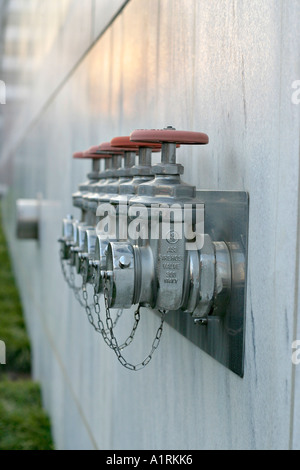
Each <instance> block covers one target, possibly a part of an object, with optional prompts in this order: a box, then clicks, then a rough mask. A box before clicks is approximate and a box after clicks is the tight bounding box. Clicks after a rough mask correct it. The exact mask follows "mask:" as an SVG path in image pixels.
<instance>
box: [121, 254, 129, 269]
mask: <svg viewBox="0 0 300 470" xmlns="http://www.w3.org/2000/svg"><path fill="white" fill-rule="evenodd" d="M130 264H131V261H130V259H129V257H127V256H125V255H122V256H121V257H120V259H119V266H120V268H121V269H126V268H129V266H130Z"/></svg>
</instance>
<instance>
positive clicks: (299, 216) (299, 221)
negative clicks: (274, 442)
mask: <svg viewBox="0 0 300 470" xmlns="http://www.w3.org/2000/svg"><path fill="white" fill-rule="evenodd" d="M299 161H300V133H299ZM299 259H300V164H298V213H297V245H296V264H295V270H296V272H295V283H296V285H295V300H294V305H295V307H294V322H293V323H294V328H293V330H294V331H293V340H294V339H296V337H297V330H298V308H299V305H298V302H299V275H300V262H299ZM295 376H296V365H295V364H293V365H292V378H291V411H290V442H289V448H290V450H292V449H293V440H294V413H295V392H296V391H295V386H296V377H295Z"/></svg>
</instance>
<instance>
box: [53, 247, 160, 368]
mask: <svg viewBox="0 0 300 470" xmlns="http://www.w3.org/2000/svg"><path fill="white" fill-rule="evenodd" d="M65 261H66V260H64V259H63V250H62V249H61V250H60V263H61V269H62V273H63V276H64V279H65V281H66V282H67V284H68V286H69V287H70V288H71V289H72V290H73V292H74V295H75V298H76V299H77V300H78V302H79V303H80V305H81V306H82V307H83V308H84V309H85V312H86V315H87V318H88V321H89V323H90V324H91V325H92V326H93V328H94V330H95V331H96V332H97V333H101V335H102V337H103V340H104V341H105V343H106V344H107V345H108V346H109V348H110V349H112V350H113V351H114V352H115V354H116V356H117V359H118V361H119V362H120V363H121V364H122V365H123V366H124V367H125V368H126V369H129V370H133V371H138V370H141V369H143V368H144V367H146V365H147V364H149V362H150V361H151V359H152V356H153V354H154V352H155V350H156V349H157V348H158V346H159V343H160V340H161V336H162V332H163V325H164V321H165V316H166V314H167V310H162V311H160V313H161V321H160V325H159V327H158V329H157V332H156V335H155V338H154V340H153V342H152V346H151V350H150V352H149V354H148V355H147V356H146V357H145V359H144V360H143V361H142V362H140V363H138V364H131V363H130V362H129V361H127V360H126V359H125V357H124V356H123V354H122V351H123V349H125V348H127V347H128V346H129V345H130V344H131V343H132V341H133V339H134V337H135V333H136V330H137V327H138V325H139V322H140V318H141V315H140V308H141V306H140V305H138V308H137V309H136V310H135V312H134V323H133V327H132V330H131V333H130V335H129V336H128V338H127V339H126V340H125V341H124V342H123V343H122V344H121V345H119V343H118V341H117V338H116V336H115V334H114V329H115V327H116V325H117V323H118V320H119V319H120V317H121V315H122V313H123V310H121V309H119V310H118V311H117V315H116V318H115V320H113V319H112V317H111V314H110V308H109V302H108V287H107V273H105V278H104V304H105V323H106V328H105V325H104V323H103V320H102V319H101V308H100V303H99V294H98V293H97V292H96V286H95V283H94V279H93V287H94V294H93V303H92V304H91V305H90V304H89V301H88V291H87V287H86V284H85V283H84V282H83V283H82V286H76V285H75V274H74V267H73V266H71V265H69V268H70V273H69V276H68V274H67V269H66V263H65ZM80 292H81V293H82V299H83V300H82V299H81V297H80ZM91 306H92V307H93V310H94V313H95V315H96V317H97V323H95V320H94V316H93V314H92V309H91Z"/></svg>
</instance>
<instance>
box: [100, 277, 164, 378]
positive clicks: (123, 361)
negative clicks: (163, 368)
mask: <svg viewBox="0 0 300 470" xmlns="http://www.w3.org/2000/svg"><path fill="white" fill-rule="evenodd" d="M104 302H105V311H106V325H107V328H108V330H109V334H110V341H111V344H112V349H113V351H114V352H115V354H116V356H117V358H118V361H119V362H120V363H121V364H122V366H123V367H125V368H126V369H129V370H134V371H138V370H141V369H143V368H144V367H146V365H147V364H149V362H150V361H151V359H152V356H153V354H154V352H155V350H156V349H157V348H158V346H159V343H160V339H161V335H162V332H163V325H164V321H165V316H166V314H167V313H168V312H167V310H162V311H160V313H161V322H160V325H159V327H158V329H157V332H156V335H155V338H154V340H153V343H152V347H151V350H150V353H149V354H148V355H147V356H146V357H145V359H144V360H143V361H142V362H140V363H138V364H131V363H130V362H129V361H127V359H125V357H124V356H123V355H122V352H121V351H122V349H123V348H122V346H123V345H122V346H119V344H118V341H117V338H116V337H115V335H114V331H113V330H114V328H113V322H112V318H111V315H110V309H109V305H108V287H107V273H105V280H104ZM140 308H141V306H140V305H139V306H138V308H137V310H136V312H135V316H137V318H138V321H139V320H140ZM135 330H136V329H135ZM135 330H134V333H135ZM128 339H131V341H130V343H131V342H132V340H133V337H130V336H129V338H128ZM130 343H129V344H130Z"/></svg>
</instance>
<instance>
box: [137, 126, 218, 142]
mask: <svg viewBox="0 0 300 470" xmlns="http://www.w3.org/2000/svg"><path fill="white" fill-rule="evenodd" d="M130 140H131V141H133V142H137V141H140V142H154V143H158V142H159V143H164V142H166V143H177V144H186V145H197V144H198V145H204V144H208V142H209V138H208V135H206V134H204V133H202V132H192V131H177V130H175V129H173V128H170V129H137V130H135V131H133V132H132V134H131V135H130Z"/></svg>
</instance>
